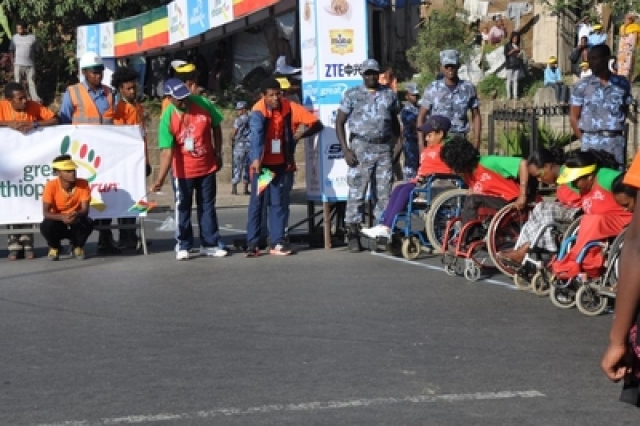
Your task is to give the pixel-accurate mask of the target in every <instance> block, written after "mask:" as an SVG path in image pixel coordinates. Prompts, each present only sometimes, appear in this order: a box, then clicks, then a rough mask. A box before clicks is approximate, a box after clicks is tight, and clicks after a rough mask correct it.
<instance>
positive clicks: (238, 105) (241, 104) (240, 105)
mask: <svg viewBox="0 0 640 426" xmlns="http://www.w3.org/2000/svg"><path fill="white" fill-rule="evenodd" d="M246 107H247V103H246V102H245V101H239V102H237V103H236V109H237V110H238V109H244V108H246Z"/></svg>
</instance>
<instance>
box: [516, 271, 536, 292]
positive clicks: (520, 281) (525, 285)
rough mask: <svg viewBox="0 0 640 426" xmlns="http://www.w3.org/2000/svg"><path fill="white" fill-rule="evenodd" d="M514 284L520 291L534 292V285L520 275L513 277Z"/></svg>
mask: <svg viewBox="0 0 640 426" xmlns="http://www.w3.org/2000/svg"><path fill="white" fill-rule="evenodd" d="M513 283H514V284H515V286H516V288H517V289H518V290H522V291H531V290H533V288H532V287H533V285H532V283H530V282H529V281H527V278H526V277H523V276H522V275H520V274H519V273H516V274H514V275H513Z"/></svg>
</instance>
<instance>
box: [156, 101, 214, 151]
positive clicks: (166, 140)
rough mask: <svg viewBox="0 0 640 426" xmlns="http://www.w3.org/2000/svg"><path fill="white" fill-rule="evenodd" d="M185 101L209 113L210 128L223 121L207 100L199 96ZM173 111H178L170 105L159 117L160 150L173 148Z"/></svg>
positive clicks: (211, 103)
mask: <svg viewBox="0 0 640 426" xmlns="http://www.w3.org/2000/svg"><path fill="white" fill-rule="evenodd" d="M187 99H188V101H189V103H193V104H194V105H197V106H199V107H200V108H203V109H204V110H206V111H207V112H209V115H210V116H211V126H212V127H216V126H219V125H220V123H222V120H224V116H223V115H222V113H221V112H220V110H219V109H218V108H217V107H216V106H215V105H214V104H213V102H211V101H210V100H209V99H207V98H205V97H203V96H199V95H189V97H188V98H187ZM188 108H189V107H187V110H188ZM175 111H178V109H177V108H176V107H175V106H174V105H173V104H170V105H169V106H168V107H167V108H166V109H165V110H164V112H163V113H162V116H161V117H160V123H159V124H158V147H159V148H160V149H171V148H173V142H174V135H173V134H172V133H171V115H172V114H173V113H174V112H175Z"/></svg>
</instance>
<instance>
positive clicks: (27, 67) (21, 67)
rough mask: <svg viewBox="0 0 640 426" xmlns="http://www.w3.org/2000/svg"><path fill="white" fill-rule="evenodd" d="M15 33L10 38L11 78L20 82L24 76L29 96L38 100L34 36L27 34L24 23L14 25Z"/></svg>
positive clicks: (33, 99)
mask: <svg viewBox="0 0 640 426" xmlns="http://www.w3.org/2000/svg"><path fill="white" fill-rule="evenodd" d="M16 33H17V34H16V35H14V36H13V38H12V39H11V45H10V46H9V50H10V51H11V59H12V61H13V78H14V80H15V81H16V83H21V82H22V78H23V76H26V78H27V83H28V84H29V96H31V100H32V101H36V102H40V96H38V91H37V90H36V82H35V75H36V67H35V60H36V52H35V50H36V48H37V46H38V44H37V41H36V36H35V35H33V34H29V32H28V31H27V26H26V25H25V24H24V23H19V24H18V25H16Z"/></svg>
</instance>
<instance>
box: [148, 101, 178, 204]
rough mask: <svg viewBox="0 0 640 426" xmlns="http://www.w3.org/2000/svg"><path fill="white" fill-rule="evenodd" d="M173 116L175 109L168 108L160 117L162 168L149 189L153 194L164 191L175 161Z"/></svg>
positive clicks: (159, 134)
mask: <svg viewBox="0 0 640 426" xmlns="http://www.w3.org/2000/svg"><path fill="white" fill-rule="evenodd" d="M171 114H173V107H171V108H167V109H166V110H165V111H164V112H163V113H162V116H161V117H160V123H159V124H158V147H159V148H160V149H161V151H160V168H159V169H158V176H157V177H156V180H155V182H154V183H153V184H152V185H151V187H150V188H149V191H151V192H157V191H160V189H162V186H163V185H164V180H165V179H166V177H167V174H168V173H169V169H170V168H171V162H172V161H173V146H174V137H173V133H171Z"/></svg>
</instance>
